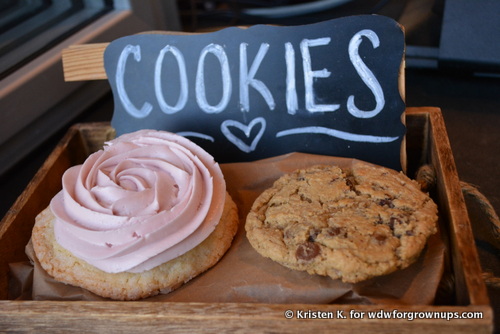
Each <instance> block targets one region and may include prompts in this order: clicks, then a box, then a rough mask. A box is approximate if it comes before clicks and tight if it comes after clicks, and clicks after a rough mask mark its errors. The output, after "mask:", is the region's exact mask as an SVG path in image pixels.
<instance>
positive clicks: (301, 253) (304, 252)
mask: <svg viewBox="0 0 500 334" xmlns="http://www.w3.org/2000/svg"><path fill="white" fill-rule="evenodd" d="M319 252H320V248H319V246H318V245H317V244H316V243H314V242H304V243H303V244H300V245H299V247H297V251H295V257H296V258H297V259H298V260H303V261H311V260H312V259H314V258H315V257H316V256H318V254H319Z"/></svg>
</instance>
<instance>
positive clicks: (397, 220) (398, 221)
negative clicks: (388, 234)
mask: <svg viewBox="0 0 500 334" xmlns="http://www.w3.org/2000/svg"><path fill="white" fill-rule="evenodd" d="M396 224H398V225H401V224H403V221H402V220H401V219H400V218H398V217H391V219H389V227H390V228H391V230H393V231H394V225H396Z"/></svg>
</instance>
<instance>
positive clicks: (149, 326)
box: [0, 108, 493, 333]
mask: <svg viewBox="0 0 500 334" xmlns="http://www.w3.org/2000/svg"><path fill="white" fill-rule="evenodd" d="M406 124H407V128H408V134H407V139H406V145H407V157H408V173H409V175H412V173H414V172H415V171H416V170H417V168H418V167H419V166H421V165H423V164H430V165H431V166H432V167H434V169H435V171H436V174H437V186H436V189H435V191H434V192H433V197H434V199H435V201H436V202H437V203H438V205H439V210H440V214H441V216H442V217H441V218H442V219H441V220H442V222H443V226H441V229H442V231H443V234H444V235H446V237H447V243H448V245H447V246H448V247H447V251H448V255H449V263H450V266H449V271H448V272H447V273H446V275H445V279H446V281H445V282H444V283H446V282H452V284H451V285H450V288H449V289H446V288H443V289H442V290H443V291H444V294H446V296H445V297H444V298H441V297H440V298H437V300H438V302H439V305H431V306H423V305H405V306H397V307H394V308H389V307H387V306H384V307H382V306H380V305H335V304H331V305H302V304H254V303H216V304H213V303H196V302H194V303H171V302H169V303H163V302H148V301H142V302H80V301H14V300H8V298H9V297H8V296H9V285H8V268H9V267H8V264H9V263H13V262H18V261H26V260H27V257H26V255H25V254H24V247H25V245H26V243H27V242H28V240H29V238H30V235H31V229H32V227H33V224H34V220H35V216H36V215H37V214H38V213H39V212H40V211H41V210H42V209H44V208H45V207H46V206H47V205H48V203H49V201H50V199H51V198H52V196H54V195H55V194H56V193H57V192H58V191H59V190H60V187H61V186H60V183H61V181H60V180H61V176H62V174H63V172H64V171H65V170H66V169H67V168H69V167H70V166H72V165H75V164H80V163H82V162H83V161H84V159H85V158H86V157H87V156H88V155H89V154H90V153H91V152H93V151H95V150H97V149H99V148H100V147H101V145H102V144H103V142H104V141H105V140H108V139H110V138H112V136H113V134H114V132H113V129H112V128H111V127H110V126H109V124H107V123H89V124H78V125H75V126H73V127H72V128H71V129H70V130H69V131H68V133H67V134H66V135H65V137H64V138H62V140H61V142H60V143H59V145H58V146H57V147H56V148H55V149H54V151H53V152H52V153H51V155H50V156H49V157H48V159H47V160H46V162H45V163H44V165H43V166H42V167H41V168H40V170H39V171H38V173H37V174H36V175H35V177H34V178H33V180H32V181H31V182H30V184H29V185H28V186H27V188H26V189H25V191H24V192H23V193H22V195H21V196H20V197H19V198H18V200H17V201H16V203H15V204H14V206H13V207H12V208H11V210H10V211H9V212H8V214H7V215H6V216H5V217H4V219H3V220H2V222H1V225H0V254H1V257H0V332H3V331H16V332H24V331H34V332H51V333H54V332H58V331H65V330H67V329H68V328H72V329H75V330H79V331H80V332H98V333H105V332H123V333H125V332H137V331H160V330H161V331H167V330H169V331H174V330H175V331H185V332H195V331H197V330H200V329H202V330H203V331H204V332H218V333H219V332H231V333H235V332H240V331H241V332H248V331H252V332H284V331H286V332H297V333H298V332H300V333H304V332H315V331H326V330H329V331H334V332H335V333H352V332H357V331H361V330H362V331H374V330H376V331H380V332H397V333H406V332H410V331H411V332H421V333H490V332H492V330H493V312H492V309H491V307H490V305H489V299H488V295H487V290H486V286H485V284H484V282H483V280H482V278H481V268H480V264H479V257H478V254H477V250H476V248H475V245H474V238H473V234H472V230H471V225H470V221H469V218H468V215H467V209H466V206H465V202H464V198H463V196H462V192H461V188H460V185H459V179H458V174H457V170H456V167H455V162H454V160H453V155H452V152H451V148H450V144H449V140H448V136H447V133H446V129H445V125H444V121H443V118H442V115H441V111H440V110H439V109H438V108H408V109H407V112H406ZM447 292H448V293H447ZM287 310H292V311H294V312H297V311H303V312H304V313H307V312H309V311H311V312H312V313H314V314H315V315H316V316H318V315H321V314H320V313H318V311H324V312H327V313H323V315H324V316H327V317H330V316H333V317H334V319H297V316H296V315H297V314H298V313H295V316H294V317H293V319H287V318H286V316H285V314H286V311H287ZM351 310H354V311H355V312H365V316H364V318H363V319H355V318H354V317H351V314H350V311H351ZM380 310H384V311H386V312H390V313H391V315H392V319H368V317H367V315H366V314H367V312H370V311H380ZM328 312H331V313H328ZM337 312H341V313H342V312H343V313H342V314H343V315H344V316H345V317H346V318H345V319H340V318H338V317H337V315H338V313H337ZM404 312H412V315H416V316H417V317H418V318H416V319H415V320H412V321H411V320H408V319H409V316H408V315H406V316H405V313H404ZM415 312H416V313H415ZM424 312H426V313H427V314H430V315H431V317H430V318H428V319H422V317H424V316H426V315H425V313H424ZM434 312H437V313H434ZM307 314H311V313H307ZM357 314H358V315H359V313H357ZM443 316H460V317H462V316H464V318H461V319H449V320H447V319H442V317H443ZM465 316H466V317H475V318H476V319H466V318H465ZM426 317H427V316H426ZM477 317H480V318H479V319H477Z"/></svg>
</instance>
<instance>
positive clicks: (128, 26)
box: [0, 0, 180, 175]
mask: <svg viewBox="0 0 500 334" xmlns="http://www.w3.org/2000/svg"><path fill="white" fill-rule="evenodd" d="M149 30H170V31H177V30H180V24H179V18H178V13H177V7H176V2H175V1H174V0H169V1H162V0H148V2H144V1H140V0H128V1H127V0H115V1H114V9H113V10H111V11H110V12H108V13H106V14H104V15H103V16H101V17H99V18H97V19H96V20H95V21H93V22H92V23H90V24H89V25H87V26H85V27H83V28H82V29H81V30H79V31H78V32H76V33H75V34H73V35H71V36H69V37H68V38H67V39H65V40H64V41H62V42H61V43H59V44H57V45H55V46H54V47H52V48H50V49H49V50H47V51H46V52H44V53H43V54H41V55H40V56H38V57H36V58H35V59H33V60H32V61H30V62H28V63H27V64H25V65H24V66H22V67H21V68H19V69H18V70H17V71H15V72H13V73H11V74H10V75H8V76H7V77H5V78H4V79H2V80H1V81H0V161H2V164H0V175H3V174H4V173H5V172H7V171H8V170H9V169H10V168H12V167H13V166H14V165H15V164H16V163H18V162H19V161H20V160H21V159H23V158H24V157H25V156H26V155H28V154H29V153H30V152H31V151H33V150H34V149H35V148H36V147H37V146H38V145H39V144H41V143H43V142H44V141H46V140H47V139H48V138H50V137H51V136H52V135H53V134H54V133H56V132H57V131H59V130H60V129H62V128H63V127H64V126H66V125H67V124H68V123H69V122H71V121H72V120H73V119H75V118H76V117H77V116H78V115H80V114H81V113H82V112H84V111H85V110H86V109H87V108H89V107H90V106H91V105H92V104H94V103H95V102H96V101H98V100H99V99H100V98H102V97H103V96H105V95H106V94H108V93H109V91H110V87H109V84H108V82H107V80H100V81H86V82H65V81H64V75H63V67H62V59H61V58H62V50H63V49H65V48H67V47H69V46H71V45H75V44H88V43H102V42H111V41H112V40H114V39H116V38H118V37H121V36H126V35H131V34H135V33H139V32H143V31H149Z"/></svg>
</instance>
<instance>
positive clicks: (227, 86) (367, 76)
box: [104, 15, 405, 170]
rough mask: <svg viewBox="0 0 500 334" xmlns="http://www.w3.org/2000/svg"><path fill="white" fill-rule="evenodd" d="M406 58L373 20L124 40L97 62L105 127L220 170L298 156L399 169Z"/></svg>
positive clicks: (393, 34)
mask: <svg viewBox="0 0 500 334" xmlns="http://www.w3.org/2000/svg"><path fill="white" fill-rule="evenodd" d="M403 53H404V33H403V31H402V29H401V27H400V26H399V25H398V24H397V23H396V22H395V21H394V20H392V19H390V18H387V17H383V16H375V15H366V16H353V17H345V18H340V19H334V20H330V21H325V22H320V23H315V24H310V25H303V26H291V27H281V26H280V27H278V26H267V25H257V26H252V27H250V28H247V29H242V28H236V27H231V28H226V29H223V30H220V31H217V32H213V33H207V34H196V35H194V34H193V35H167V34H141V35H134V36H127V37H123V38H120V39H117V40H115V41H113V42H112V43H110V45H109V46H108V47H107V48H106V50H105V54H104V62H105V63H104V64H105V69H106V73H107V76H108V79H109V82H110V85H111V88H112V90H113V96H114V102H115V111H114V115H113V119H112V125H113V127H114V128H115V129H116V130H117V133H118V134H122V133H127V132H132V131H135V130H138V129H143V128H153V129H161V130H167V131H171V132H176V133H179V134H181V135H183V136H186V137H188V138H189V139H191V140H193V141H194V142H196V143H197V144H199V145H200V146H202V147H204V148H205V149H206V150H207V151H208V152H210V153H211V154H212V155H213V156H214V157H215V159H216V160H217V161H218V162H221V163H222V162H236V161H252V160H256V159H261V158H266V157H271V156H276V155H280V154H285V153H289V152H294V151H295V152H306V153H315V154H325V155H335V156H342V157H353V158H358V159H362V160H366V161H370V162H373V163H377V164H380V165H384V166H387V167H391V168H394V169H398V170H400V169H401V161H400V149H401V143H402V140H403V137H404V134H405V126H404V124H403V123H402V122H401V115H402V113H403V112H404V109H405V105H404V102H403V100H402V98H401V95H400V91H399V86H398V77H399V74H400V68H401V63H402V60H403Z"/></svg>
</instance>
